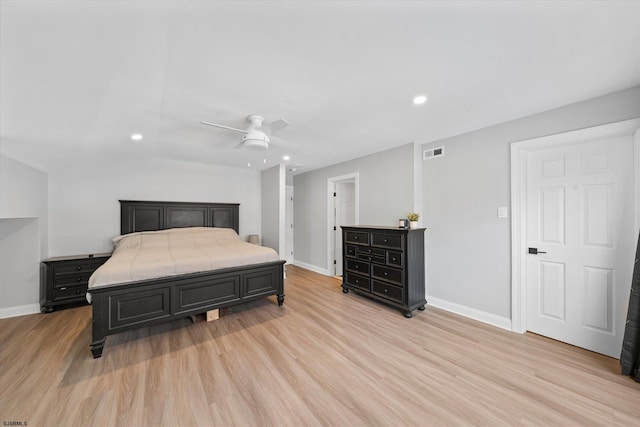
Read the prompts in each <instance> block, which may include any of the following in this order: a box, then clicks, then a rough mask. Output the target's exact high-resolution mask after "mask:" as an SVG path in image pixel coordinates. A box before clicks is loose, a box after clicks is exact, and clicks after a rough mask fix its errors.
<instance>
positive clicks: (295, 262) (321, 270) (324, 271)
mask: <svg viewBox="0 0 640 427" xmlns="http://www.w3.org/2000/svg"><path fill="white" fill-rule="evenodd" d="M293 265H295V266H297V267H302V268H304V269H307V270H311V271H313V272H314V273H318V274H322V275H325V276H331V274H330V273H329V270H327V269H326V268H321V267H316V266H315V265H311V264H307V263H306V262H302V261H298V260H297V259H294V260H293Z"/></svg>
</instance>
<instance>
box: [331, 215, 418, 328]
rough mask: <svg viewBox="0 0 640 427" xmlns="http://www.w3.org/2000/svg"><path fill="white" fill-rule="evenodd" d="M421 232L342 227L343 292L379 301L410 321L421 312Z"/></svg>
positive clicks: (400, 229) (388, 228)
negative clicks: (416, 311) (415, 314)
mask: <svg viewBox="0 0 640 427" xmlns="http://www.w3.org/2000/svg"><path fill="white" fill-rule="evenodd" d="M424 231H425V229H424V228H417V229H402V228H393V227H373V226H349V227H345V226H343V227H342V242H343V243H342V244H343V248H342V253H343V264H342V265H343V268H344V271H343V276H342V291H343V292H344V293H348V292H349V291H350V290H352V291H355V292H357V293H359V294H362V295H365V296H367V297H370V298H373V299H376V300H378V301H382V302H384V303H387V304H389V305H392V306H394V307H398V308H400V309H401V310H403V312H404V316H405V317H412V311H413V310H415V309H416V308H417V309H418V310H424V306H425V304H426V303H427V301H426V300H425V283H424Z"/></svg>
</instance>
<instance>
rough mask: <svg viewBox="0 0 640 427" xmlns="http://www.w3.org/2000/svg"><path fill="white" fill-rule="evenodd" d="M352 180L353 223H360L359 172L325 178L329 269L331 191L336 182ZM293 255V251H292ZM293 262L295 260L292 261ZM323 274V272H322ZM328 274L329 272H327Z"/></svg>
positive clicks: (330, 255) (331, 248)
mask: <svg viewBox="0 0 640 427" xmlns="http://www.w3.org/2000/svg"><path fill="white" fill-rule="evenodd" d="M351 180H353V181H354V184H355V196H354V199H355V206H354V207H355V214H354V216H355V225H357V224H360V174H359V173H358V172H354V173H349V174H346V175H340V176H334V177H331V178H328V179H327V269H326V271H327V272H328V271H330V270H331V266H332V265H333V245H334V243H333V221H332V218H333V193H334V191H335V188H336V183H337V182H341V181H351ZM294 255H295V253H294ZM294 264H295V261H294ZM322 274H324V273H322ZM327 275H329V274H327Z"/></svg>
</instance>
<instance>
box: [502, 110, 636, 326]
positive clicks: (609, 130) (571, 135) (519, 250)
mask: <svg viewBox="0 0 640 427" xmlns="http://www.w3.org/2000/svg"><path fill="white" fill-rule="evenodd" d="M623 135H633V182H634V191H633V192H634V202H633V205H634V216H633V218H634V227H635V232H636V233H637V232H638V229H640V118H638V119H632V120H625V121H621V122H617V123H611V124H606V125H600V126H594V127H590V128H585V129H580V130H575V131H569V132H564V133H560V134H555V135H549V136H543V137H539V138H532V139H527V140H523V141H518V142H513V143H511V330H512V331H513V332H518V333H521V334H522V333H525V332H526V331H527V321H526V319H527V298H526V295H527V289H526V283H527V281H526V277H527V270H526V265H527V264H526V256H527V254H526V247H527V242H526V241H525V237H526V230H527V218H526V202H527V199H526V194H527V191H526V190H527V159H528V155H529V153H531V152H534V151H540V150H545V149H550V148H556V147H562V146H566V145H572V144H578V143H581V142H586V141H589V140H597V139H602V138H608V137H615V136H623Z"/></svg>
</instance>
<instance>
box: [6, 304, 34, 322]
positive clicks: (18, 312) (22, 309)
mask: <svg viewBox="0 0 640 427" xmlns="http://www.w3.org/2000/svg"><path fill="white" fill-rule="evenodd" d="M37 313H40V304H27V305H18V306H15V307H6V308H0V319H7V318H9V317H18V316H25V315H27V314H37Z"/></svg>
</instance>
